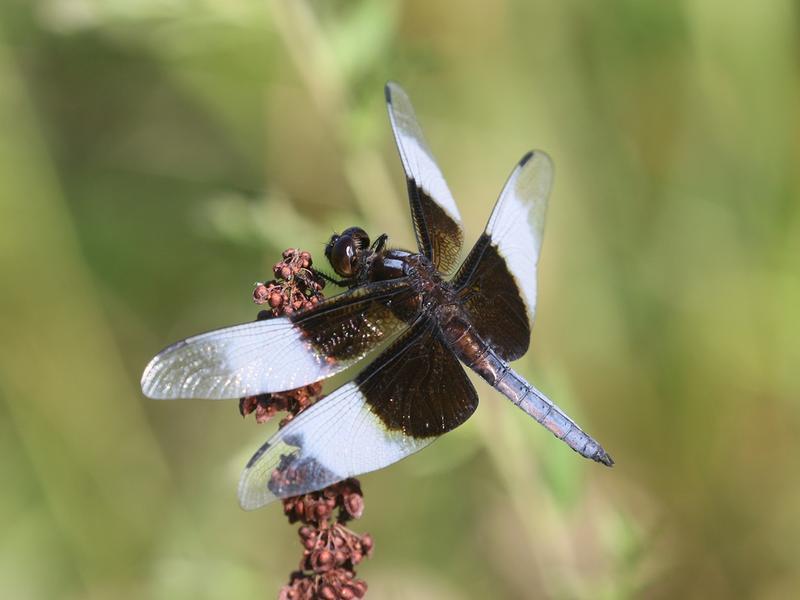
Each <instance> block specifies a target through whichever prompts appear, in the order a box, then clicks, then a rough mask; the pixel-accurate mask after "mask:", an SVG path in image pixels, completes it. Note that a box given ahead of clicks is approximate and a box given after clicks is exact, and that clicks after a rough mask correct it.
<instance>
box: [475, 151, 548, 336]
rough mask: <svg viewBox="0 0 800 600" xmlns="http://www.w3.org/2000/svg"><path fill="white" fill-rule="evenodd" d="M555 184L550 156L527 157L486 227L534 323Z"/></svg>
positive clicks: (512, 175) (538, 152) (528, 155)
mask: <svg viewBox="0 0 800 600" xmlns="http://www.w3.org/2000/svg"><path fill="white" fill-rule="evenodd" d="M552 185H553V162H552V160H551V159H550V157H549V156H548V155H547V154H545V153H544V152H541V151H538V150H537V151H535V152H531V153H528V154H526V155H525V156H524V157H523V158H522V160H520V162H519V164H518V165H517V167H516V168H515V169H514V171H513V172H512V173H511V175H510V176H509V178H508V181H507V182H506V184H505V186H504V187H503V191H502V192H501V194H500V198H499V199H498V200H497V204H495V207H494V210H493V211H492V216H491V217H490V218H489V224H488V225H487V226H486V233H487V234H488V235H489V236H490V237H491V240H492V244H493V245H494V246H495V247H496V248H497V251H498V253H499V254H500V256H502V257H503V258H504V259H505V261H506V265H507V266H508V270H509V272H510V273H511V275H512V276H513V277H514V280H515V281H516V283H517V286H518V287H519V289H520V290H521V291H522V294H523V296H524V300H525V305H526V307H527V310H528V318H529V319H530V322H531V324H533V317H534V313H535V311H536V266H537V264H538V262H539V251H540V250H541V247H542V234H543V231H544V217H545V212H546V210H547V198H548V196H549V194H550V189H551V188H552Z"/></svg>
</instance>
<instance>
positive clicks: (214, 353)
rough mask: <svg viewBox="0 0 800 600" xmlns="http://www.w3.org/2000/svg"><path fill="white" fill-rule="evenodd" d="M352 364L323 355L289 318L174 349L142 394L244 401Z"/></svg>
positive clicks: (149, 371) (151, 369)
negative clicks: (304, 337)
mask: <svg viewBox="0 0 800 600" xmlns="http://www.w3.org/2000/svg"><path fill="white" fill-rule="evenodd" d="M352 362H353V361H343V362H329V361H326V360H325V358H324V357H323V356H319V355H317V353H316V352H315V351H314V349H313V347H312V346H311V345H310V344H309V343H308V342H306V341H305V340H303V339H302V337H301V334H300V332H299V330H298V329H297V328H296V327H294V326H293V324H292V322H291V321H290V320H289V319H288V318H285V317H281V318H276V319H265V320H263V321H255V322H253V323H245V324H243V325H236V326H234V327H227V328H225V329H218V330H216V331H211V332H208V333H203V334H200V335H196V336H194V337H190V338H187V339H185V340H183V341H181V342H178V343H176V344H173V345H172V346H169V347H168V348H166V349H165V350H163V351H162V352H160V353H159V354H158V355H157V356H156V357H155V358H153V360H151V361H150V364H148V365H147V368H146V369H145V371H144V374H143V375H142V391H143V392H144V395H145V396H148V397H149V398H155V399H174V398H210V399H224V398H241V397H242V396H251V395H255V394H263V393H270V392H282V391H285V390H291V389H294V388H297V387H301V386H304V385H308V384H310V383H314V382H315V381H319V380H320V379H324V378H326V377H330V376H331V375H334V374H335V373H337V372H339V371H341V370H342V369H344V368H346V367H347V366H348V365H349V364H352Z"/></svg>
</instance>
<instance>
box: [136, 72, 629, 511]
mask: <svg viewBox="0 0 800 600" xmlns="http://www.w3.org/2000/svg"><path fill="white" fill-rule="evenodd" d="M385 91H386V104H387V107H388V111H389V120H390V122H391V125H392V130H393V132H394V137H395V141H396V143H397V148H398V150H399V153H400V160H401V162H402V164H403V169H404V170H405V175H406V180H407V184H408V197H409V202H410V205H411V217H412V221H413V225H414V231H415V233H416V238H417V244H418V252H409V251H406V250H397V249H387V247H386V239H387V237H386V235H382V236H380V237H379V238H378V239H377V240H375V242H374V243H372V244H370V239H369V237H368V235H367V234H366V232H365V231H364V230H362V229H360V228H358V227H351V228H349V229H347V230H345V231H344V232H343V233H342V234H341V235H334V236H333V237H332V238H331V239H330V241H329V242H328V244H327V246H326V248H325V254H326V256H327V258H328V259H329V261H330V263H331V266H332V268H333V270H334V272H335V273H336V274H337V275H338V276H339V277H341V280H340V281H339V282H338V283H340V284H342V285H344V286H346V287H347V288H348V289H347V290H346V291H345V292H343V293H341V294H339V295H336V296H333V297H330V298H328V299H325V300H322V301H321V302H320V303H319V304H317V305H316V306H314V307H313V308H309V309H306V310H302V311H299V312H296V313H294V314H291V315H288V316H282V317H276V318H271V319H266V320H261V321H256V322H250V323H244V324H242V325H236V326H234V327H227V328H224V329H218V330H216V331H211V332H209V333H204V334H200V335H197V336H194V337H190V338H187V339H185V340H183V341H180V342H178V343H176V344H174V345H172V346H169V347H168V348H166V349H165V350H163V351H162V352H161V353H159V354H158V355H157V356H156V357H155V358H153V360H152V361H150V364H148V365H147V368H146V369H145V371H144V374H143V376H142V391H143V392H144V394H145V395H146V396H148V397H150V398H163V399H171V398H220V399H222V398H231V399H233V398H241V397H244V396H254V395H257V394H265V393H276V392H283V391H286V390H291V389H294V388H298V387H301V386H304V385H308V384H311V383H314V382H317V381H321V380H322V379H325V378H327V377H330V376H332V375H334V374H336V373H338V372H340V371H342V370H343V369H346V368H348V367H350V366H352V365H355V364H356V363H358V362H359V361H361V360H362V359H364V358H365V357H366V356H367V355H368V354H370V352H371V351H374V350H377V349H378V347H379V346H381V345H383V344H386V345H387V347H386V348H385V349H384V350H383V351H382V352H380V353H379V355H378V356H377V358H375V359H374V360H373V361H372V362H371V363H370V364H369V365H368V366H367V367H366V368H365V369H363V370H362V371H361V372H360V373H359V374H358V375H357V376H356V377H355V378H354V379H352V380H351V381H350V382H348V383H345V384H344V385H342V386H341V387H339V388H337V389H336V390H334V391H333V392H332V393H330V394H329V395H327V396H326V397H324V398H323V399H321V400H320V401H319V402H317V403H316V404H314V405H312V406H311V407H310V408H308V409H306V410H305V411H303V412H301V413H300V414H299V415H298V416H297V417H295V418H294V419H293V420H292V421H290V422H289V423H288V424H287V425H286V426H285V427H283V428H282V429H280V430H279V431H278V432H277V433H275V434H274V435H273V436H272V438H271V439H270V440H269V441H267V442H266V443H265V444H264V445H263V446H262V447H261V448H260V449H259V450H258V451H257V452H256V453H255V455H254V456H253V457H252V458H251V459H250V461H249V462H248V463H247V466H246V467H245V469H244V472H243V473H242V476H241V480H240V482H239V502H240V504H241V506H242V508H245V509H248V510H250V509H255V508H259V507H261V506H263V505H265V504H267V503H269V502H271V501H272V500H275V499H277V498H285V497H288V496H294V495H298V494H303V493H306V492H310V491H315V490H319V489H322V488H324V487H327V486H328V485H331V484H332V483H335V482H337V481H340V480H343V479H346V478H348V477H352V476H356V475H360V474H362V473H366V472H369V471H374V470H376V469H380V468H382V467H385V466H387V465H390V464H392V463H394V462H397V461H399V460H400V459H402V458H405V457H406V456H409V455H410V454H412V453H414V452H417V451H418V450H420V449H422V448H424V447H425V446H427V445H428V444H430V443H431V442H433V441H434V440H435V439H436V438H437V437H439V436H440V435H442V434H444V433H447V432H448V431H451V430H452V429H455V428H456V427H458V426H459V425H461V424H462V423H464V421H466V420H467V418H469V416H470V415H472V413H473V412H474V411H475V409H476V407H477V405H478V394H477V393H476V391H475V388H474V387H473V385H472V383H471V382H470V380H469V379H468V378H467V376H466V374H465V372H464V369H463V367H462V364H463V365H466V366H467V367H469V368H471V369H472V370H473V371H475V372H476V373H477V374H478V375H480V376H481V377H482V378H483V379H484V380H486V381H487V382H488V383H489V385H491V386H492V387H494V388H495V389H496V390H498V391H499V392H500V393H502V394H504V395H505V396H506V397H508V398H509V399H510V400H511V401H512V402H513V403H514V404H515V405H517V406H518V407H519V408H521V409H522V410H523V411H525V412H526V413H527V414H529V415H530V416H532V417H533V418H534V419H535V420H536V421H538V422H539V423H541V424H542V425H543V426H544V427H546V428H547V429H549V430H550V431H551V432H552V433H553V434H555V436H556V437H558V438H559V439H561V440H563V441H564V442H566V443H567V444H568V445H569V446H570V447H571V448H572V449H573V450H575V451H576V452H578V453H579V454H581V455H582V456H584V457H586V458H590V459H592V460H595V461H597V462H600V463H602V464H604V465H607V466H611V465H613V464H614V461H613V460H612V459H611V457H610V456H609V455H608V454H607V453H606V452H605V450H603V448H602V447H601V446H600V444H598V443H597V442H596V441H595V440H594V439H592V438H591V437H590V436H589V435H587V434H586V433H585V432H584V431H583V430H582V429H581V428H580V427H578V425H577V424H576V423H575V422H574V421H573V420H572V419H570V418H569V417H568V416H567V415H566V414H564V412H563V411H562V410H561V409H560V408H558V407H557V406H556V405H555V404H553V402H551V401H550V400H549V399H547V398H546V397H545V396H544V394H542V393H541V392H540V391H538V390H537V389H536V388H534V387H533V386H532V385H531V384H529V383H528V382H527V381H525V379H523V378H522V377H521V376H520V375H519V374H518V373H516V372H515V371H514V370H513V369H512V368H511V367H510V366H509V362H510V361H513V360H516V359H518V358H520V357H521V356H522V355H523V354H525V352H526V351H527V350H528V346H529V343H530V336H531V326H532V324H533V316H534V310H535V307H536V268H537V262H538V258H539V249H540V247H541V243H542V232H543V227H544V216H545V208H546V205H547V198H548V195H549V192H550V187H551V183H552V179H553V166H552V162H551V160H550V158H549V157H548V156H547V155H546V154H544V153H543V152H539V151H535V152H528V153H527V154H525V156H523V157H522V159H521V160H520V161H519V163H518V164H517V165H516V167H515V168H514V170H513V171H512V173H511V176H510V177H509V178H508V181H507V182H506V184H505V187H504V188H503V191H502V192H501V194H500V198H499V199H498V201H497V203H496V204H495V207H494V209H493V211H492V214H491V217H490V218H489V223H488V225H487V226H486V229H485V231H484V232H483V234H482V235H481V236H480V238H479V239H478V241H477V243H476V244H475V246H474V247H473V248H472V250H471V251H470V253H469V254H468V255H467V257H466V259H465V260H464V262H463V263H462V264H461V266H460V267H459V268H458V269H457V270H455V273H454V274H453V275H452V277H451V278H449V279H447V278H446V277H447V276H448V275H449V274H451V273H452V272H453V270H454V267H455V266H456V261H457V259H458V255H459V252H460V250H461V246H462V243H463V239H464V234H463V231H462V227H461V217H460V215H459V212H458V207H457V206H456V203H455V201H454V200H453V196H452V195H451V193H450V190H449V189H448V187H447V183H445V180H444V177H443V176H442V173H441V171H440V170H439V167H438V166H437V165H436V161H435V160H434V158H433V154H432V153H431V151H430V150H429V148H428V145H427V143H426V142H425V138H424V137H423V135H422V130H421V129H420V126H419V124H418V122H417V118H416V116H415V113H414V109H413V108H412V105H411V101H410V100H409V98H408V96H407V95H406V93H405V92H404V91H403V90H402V88H400V87H399V86H398V85H397V84H395V83H389V84H387V85H386V89H385ZM276 475H280V476H276Z"/></svg>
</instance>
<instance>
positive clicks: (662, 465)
mask: <svg viewBox="0 0 800 600" xmlns="http://www.w3.org/2000/svg"><path fill="white" fill-rule="evenodd" d="M797 23H798V19H797V9H796V7H795V5H794V4H793V3H790V2H787V1H785V0H778V1H776V2H770V3H760V2H755V1H754V0H747V1H745V2H740V3H735V4H731V3H722V2H721V1H720V0H691V1H689V2H684V3H665V2H634V1H631V0H620V1H612V2H605V3H589V2H556V3H554V2H538V1H537V2H527V1H524V0H514V1H510V2H499V3H477V2H466V3H465V2H463V1H462V2H451V1H447V2H435V3H433V2H430V3H422V2H418V3H402V2H396V1H392V2H384V1H382V0H358V1H355V2H343V1H342V2H333V3H330V2H309V1H304V0H269V1H267V2H262V1H256V0H236V1H234V2H229V1H223V0H204V1H200V2H188V1H185V0H184V1H182V0H177V1H174V2H166V3H165V2H155V1H145V2H112V1H110V0H94V1H92V0H75V1H67V0H38V1H37V2H29V3H24V2H10V3H6V4H4V5H3V7H2V8H0V131H1V132H2V135H0V276H1V277H2V281H3V285H2V290H3V291H2V294H1V295H0V333H2V338H3V342H2V344H0V466H1V467H2V472H3V476H4V493H3V494H0V596H2V597H4V598H5V597H9V598H11V597H13V598H51V597H67V598H95V597H96V598H108V597H113V598H141V597H154V598H170V599H172V598H190V597H191V598H198V597H199V598H219V597H229V598H249V597H254V596H259V595H260V596H263V595H267V596H269V595H270V594H271V593H272V590H277V589H278V587H279V586H280V585H281V584H282V583H283V582H284V580H285V579H286V577H287V575H288V573H289V571H290V570H292V569H293V568H295V566H296V562H297V559H298V558H299V552H298V546H297V542H296V533H295V532H294V530H293V528H291V527H288V526H287V525H286V523H285V521H284V519H283V518H282V517H281V514H280V509H279V508H278V507H271V508H267V509H265V510H264V511H262V512H259V513H247V514H245V513H242V512H241V511H239V509H238V507H237V505H236V500H235V482H236V478H237V476H238V472H239V470H240V469H241V467H242V465H243V463H244V461H245V460H246V458H247V457H248V455H249V454H250V452H251V451H253V450H254V449H255V448H256V447H257V445H258V444H260V443H261V441H263V439H264V438H265V437H266V436H267V434H268V432H267V431H266V430H265V429H263V428H256V427H255V426H254V425H253V424H252V423H250V422H245V423H242V422H241V421H240V419H239V418H238V417H237V414H236V406H235V403H210V402H209V403H204V402H195V403H191V402H187V403H180V402H175V403H156V402H152V401H147V400H145V399H144V398H142V397H141V394H140V392H139V389H138V380H139V376H140V374H141V370H142V368H143V366H144V364H145V363H146V361H147V360H148V359H149V358H150V357H151V356H152V355H153V353H154V352H155V351H157V350H158V349H159V348H160V347H161V346H163V345H165V344H167V343H169V342H172V341H174V340H176V339H178V338H180V337H182V336H185V335H188V334H191V333H195V332H198V331H202V330H205V329H208V328H211V327H215V326H219V325H223V324H229V323H233V322H239V321H244V320H249V319H252V318H253V317H254V315H255V313H256V310H255V308H254V307H253V306H252V304H250V303H249V295H250V292H251V287H250V286H251V284H252V283H253V282H254V281H256V280H260V279H264V278H265V277H268V276H269V272H270V266H271V264H272V263H273V262H275V261H276V260H277V259H278V256H279V253H280V251H281V250H282V249H283V248H285V247H287V246H299V247H302V248H304V249H308V250H310V251H312V252H314V253H315V257H316V258H317V260H318V261H322V259H323V256H322V253H321V248H322V244H323V243H324V241H325V240H326V239H327V237H328V236H329V235H330V233H331V232H332V231H333V230H341V229H343V228H345V227H347V226H350V225H354V224H358V225H361V226H364V227H365V228H366V229H367V230H368V231H370V232H374V233H380V232H383V231H385V232H387V233H388V234H389V235H390V241H391V242H392V243H393V244H395V245H398V246H401V247H403V246H409V245H410V244H411V243H412V242H413V238H412V234H411V229H410V225H409V223H408V217H407V207H406V206H405V198H404V196H405V191H404V183H403V179H402V175H401V170H400V165H399V161H398V160H397V158H396V155H395V151H394V148H393V147H392V142H391V140H390V132H389V126H388V123H387V119H386V116H385V111H384V107H383V95H382V90H381V87H382V85H383V83H384V81H386V80H387V79H394V80H397V81H399V82H401V83H402V84H403V85H404V86H405V87H406V88H407V90H408V91H409V93H410V95H411V97H412V99H413V100H414V102H415V105H416V107H417V111H418V113H419V117H420V120H421V122H422V125H423V127H424V128H425V131H426V133H427V136H428V138H429V142H430V145H431V147H432V148H433V150H434V152H435V153H436V154H437V156H438V158H439V162H440V163H441V165H442V167H443V170H444V171H445V174H446V175H447V177H448V180H449V182H450V185H451V188H452V190H453V192H454V195H455V196H456V197H457V199H458V201H459V205H460V207H461V211H462V214H463V216H464V219H465V222H466V225H467V237H468V239H475V238H476V237H477V235H478V234H479V232H480V230H481V229H482V227H483V225H484V223H485V219H486V218H487V216H488V214H489V211H490V209H491V205H492V202H493V200H494V198H495V197H496V195H497V193H498V192H499V190H500V188H501V185H502V183H503V181H504V178H505V177H506V175H507V173H508V172H509V171H510V169H511V167H512V166H513V164H514V162H515V161H516V160H517V159H518V158H519V157H520V156H521V155H522V154H523V153H524V152H525V151H526V150H528V149H529V148H531V147H537V148H542V149H545V150H547V151H548V152H549V153H550V154H551V155H552V156H553V157H554V159H555V163H556V187H555V191H554V194H553V197H552V200H551V206H550V211H549V214H548V225H547V228H546V233H545V243H544V249H543V256H542V261H541V271H540V282H539V284H540V285H539V289H540V296H539V306H538V310H537V314H538V316H537V323H536V327H535V330H534V340H533V345H532V350H531V352H530V353H529V355H528V356H527V357H526V358H525V359H524V360H522V361H520V362H519V363H518V365H517V367H518V369H519V370H520V372H522V373H523V374H525V375H526V376H529V377H530V378H531V380H532V381H533V382H534V383H535V384H537V385H538V386H539V387H541V388H542V390H543V391H545V392H546V393H547V394H548V395H549V396H551V397H552V398H553V399H554V400H556V401H557V402H558V403H559V404H561V405H562V406H563V407H564V408H565V410H567V412H568V413H569V414H571V415H572V416H574V417H576V419H577V420H578V421H579V422H580V423H581V424H583V425H584V426H585V427H586V429H587V430H588V431H589V432H590V433H592V434H593V435H595V436H596V437H597V438H598V439H599V440H600V441H601V442H602V443H603V444H604V446H605V447H606V448H607V449H608V450H609V452H610V453H611V454H612V455H613V456H614V458H615V459H616V460H617V466H616V467H615V468H614V469H613V470H606V469H602V468H600V467H599V466H597V465H594V464H589V463H587V462H586V461H581V460H580V459H579V458H578V457H576V456H575V455H574V454H573V453H571V452H570V451H569V450H568V449H567V448H565V447H563V445H561V444H559V443H557V442H556V441H554V440H553V439H552V438H551V437H550V436H549V435H548V434H547V433H546V432H544V431H543V430H541V428H539V427H538V426H536V425H535V424H533V423H531V422H530V420H529V419H528V418H526V417H525V415H523V414H522V413H521V412H520V411H518V410H516V409H514V408H513V407H512V406H510V405H509V403H508V402H506V401H505V400H503V399H500V398H498V397H497V395H496V394H494V393H493V392H491V391H490V390H489V389H488V388H487V386H485V385H484V384H482V383H477V384H476V385H477V387H478V390H479V392H480V394H481V399H482V402H481V407H480V408H479V410H478V413H477V414H476V416H475V417H474V419H473V420H471V421H470V422H469V423H468V424H467V425H466V426H465V427H464V428H462V429H461V430H459V431H457V432H455V433H453V434H452V437H448V438H446V439H444V440H442V441H440V442H438V443H437V444H434V445H433V446H431V447H430V448H429V449H427V450H425V451H424V452H423V453H422V454H420V455H418V456H415V457H413V458H411V459H409V460H408V461H407V462H405V463H404V464H402V465H399V466H397V467H394V468H391V469H388V470H385V471H382V472H380V473H376V474H374V475H369V476H367V477H365V478H364V480H363V483H364V489H365V493H366V504H367V509H366V515H365V519H364V521H363V523H364V527H365V528H366V529H368V530H369V531H370V532H371V533H372V534H373V536H374V538H375V540H376V556H375V558H374V559H373V560H371V561H370V562H368V563H367V564H366V565H365V567H364V569H363V572H362V574H363V576H364V577H365V578H366V580H367V581H368V582H369V583H370V587H371V590H372V593H373V594H374V597H378V598H380V597H389V594H390V593H393V594H395V597H414V598H424V597H426V595H427V597H430V598H448V597H449V598H486V597H507V598H522V597H552V598H576V597H577V598H597V597H601V598H630V597H642V596H646V597H657V598H661V597H663V598H674V597H700V598H714V597H719V598H730V597H775V598H784V597H787V598H788V597H794V596H796V595H797V592H798V589H800V579H799V577H798V573H800V571H798V569H797V558H796V557H797V545H798V543H800V519H798V511H797V506H798V502H800V483H799V481H800V480H798V478H797V477H796V476H795V473H797V472H798V469H800V442H799V441H798V436H797V430H798V426H799V425H800V408H799V407H798V398H800V378H798V377H797V365H798V363H799V362H800V344H798V341H797V340H798V339H800V319H798V310H797V307H798V306H800V278H798V273H800V211H799V210H798V207H799V206H800V205H799V204H798V195H799V194H798V189H799V186H798V177H797V167H796V165H797V163H798V157H799V156H800V150H799V149H798V140H800V138H799V137H798V134H797V132H798V128H797V121H798V107H800V102H798V90H799V89H800V85H799V84H800V80H799V79H798V73H799V72H800V71H799V70H798V54H797V51H796V49H797V39H798V34H797ZM534 365H535V369H534ZM536 375H539V376H538V377H537V376H536Z"/></svg>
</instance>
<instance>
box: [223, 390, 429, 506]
mask: <svg viewBox="0 0 800 600" xmlns="http://www.w3.org/2000/svg"><path fill="white" fill-rule="evenodd" d="M435 439H436V438H435V437H430V438H414V437H410V436H406V435H404V434H403V433H401V432H399V431H389V430H387V429H386V427H385V426H384V425H383V423H382V422H381V421H380V419H379V418H378V417H377V416H376V415H375V414H374V413H373V412H372V411H371V410H370V409H369V406H368V405H367V403H366V399H365V398H364V395H363V394H362V393H361V391H360V390H359V387H358V385H357V384H356V383H354V382H350V383H347V384H345V385H343V386H341V387H340V388H338V389H337V390H335V391H334V392H333V393H331V394H330V395H328V396H326V397H325V398H323V399H322V400H320V401H319V402H318V403H316V404H314V405H313V406H312V407H311V408H309V409H307V410H306V411H304V412H302V413H300V415H299V416H297V417H295V419H293V420H292V421H291V422H290V423H289V424H288V425H286V427H284V428H283V429H281V430H280V431H278V432H277V433H276V434H275V435H274V436H272V438H271V439H270V440H269V441H268V442H267V443H266V444H264V446H262V447H261V449H259V451H258V452H257V453H256V454H255V456H253V458H251V459H250V462H249V463H248V465H247V467H246V468H245V470H244V472H243V473H242V476H241V479H240V480H239V504H240V505H241V506H242V508H244V509H245V510H254V509H256V508H259V507H261V506H264V505H265V504H267V503H269V502H272V501H273V500H276V499H277V498H286V497H288V496H295V495H298V494H305V493H307V492H311V491H314V490H319V489H322V488H324V487H327V486H329V485H331V484H333V483H336V482H337V481H341V480H343V479H347V478H348V477H354V476H356V475H361V474H362V473H368V472H370V471H375V470H377V469H381V468H383V467H386V466H388V465H390V464H392V463H395V462H397V461H399V460H401V459H403V458H405V457H406V456H409V455H411V454H413V453H414V452H417V451H418V450H421V449H422V448H424V447H425V446H427V445H428V444H430V443H431V442H432V441H433V440H435ZM277 469H280V472H279V473H277V472H276V470H277ZM292 471H294V473H292ZM281 474H285V480H284V479H283V478H282V476H281ZM275 476H277V477H279V480H273V477H275Z"/></svg>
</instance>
